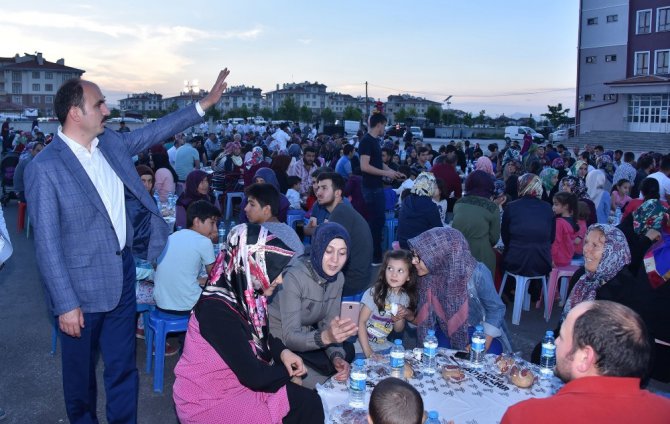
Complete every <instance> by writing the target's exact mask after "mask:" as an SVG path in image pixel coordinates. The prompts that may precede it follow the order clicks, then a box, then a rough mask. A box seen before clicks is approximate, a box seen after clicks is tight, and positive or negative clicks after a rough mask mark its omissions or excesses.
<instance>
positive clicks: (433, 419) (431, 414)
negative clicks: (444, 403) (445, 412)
mask: <svg viewBox="0 0 670 424" xmlns="http://www.w3.org/2000/svg"><path fill="white" fill-rule="evenodd" d="M425 424H442V423H441V422H440V414H438V413H437V411H428V419H427V420H426V423H425Z"/></svg>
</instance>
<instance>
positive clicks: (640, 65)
mask: <svg viewBox="0 0 670 424" xmlns="http://www.w3.org/2000/svg"><path fill="white" fill-rule="evenodd" d="M635 75H649V52H635Z"/></svg>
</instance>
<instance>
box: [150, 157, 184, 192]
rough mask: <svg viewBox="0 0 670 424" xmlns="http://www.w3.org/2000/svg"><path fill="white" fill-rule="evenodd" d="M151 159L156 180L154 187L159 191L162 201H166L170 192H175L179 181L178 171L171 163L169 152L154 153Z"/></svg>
mask: <svg viewBox="0 0 670 424" xmlns="http://www.w3.org/2000/svg"><path fill="white" fill-rule="evenodd" d="M151 161H152V162H153V170H154V172H155V180H156V181H155V184H154V189H155V190H156V191H157V192H158V197H159V198H160V199H161V202H166V201H167V198H168V194H170V193H174V192H175V188H176V185H175V184H176V183H177V181H179V178H178V177H177V172H176V171H175V170H174V168H172V165H170V158H169V157H168V155H167V153H153V154H152V155H151Z"/></svg>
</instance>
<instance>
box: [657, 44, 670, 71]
mask: <svg viewBox="0 0 670 424" xmlns="http://www.w3.org/2000/svg"><path fill="white" fill-rule="evenodd" d="M669 60H670V50H656V62H655V63H656V72H654V73H655V74H667V73H670V69H668V65H669V63H668V61H669Z"/></svg>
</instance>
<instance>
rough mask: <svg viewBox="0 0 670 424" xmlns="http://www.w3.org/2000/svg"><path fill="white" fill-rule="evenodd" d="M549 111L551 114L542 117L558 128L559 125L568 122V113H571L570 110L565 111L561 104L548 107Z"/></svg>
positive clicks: (544, 114)
mask: <svg viewBox="0 0 670 424" xmlns="http://www.w3.org/2000/svg"><path fill="white" fill-rule="evenodd" d="M547 109H549V112H548V113H543V114H542V116H544V117H545V118H547V119H548V120H549V122H551V125H553V126H554V127H558V126H559V125H561V124H565V123H567V122H568V119H569V118H568V113H569V112H570V109H563V105H562V104H561V103H559V104H557V105H556V106H551V105H547Z"/></svg>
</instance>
